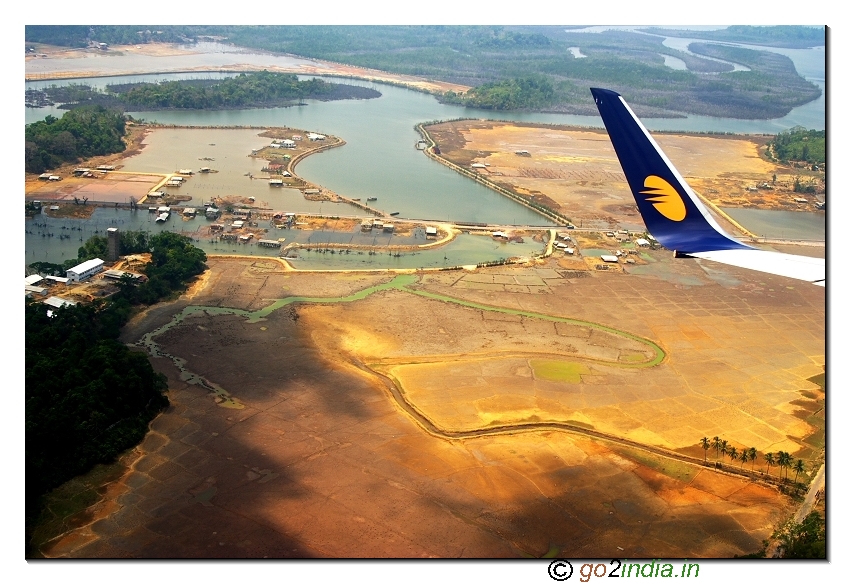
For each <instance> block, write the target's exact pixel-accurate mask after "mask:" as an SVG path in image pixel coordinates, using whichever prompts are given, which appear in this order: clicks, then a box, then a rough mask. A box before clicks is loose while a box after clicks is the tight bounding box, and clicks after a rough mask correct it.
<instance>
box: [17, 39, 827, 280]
mask: <svg viewBox="0 0 850 583" xmlns="http://www.w3.org/2000/svg"><path fill="white" fill-rule="evenodd" d="M198 48H200V49H202V50H204V51H207V52H202V53H200V54H187V55H179V56H175V57H140V56H138V55H135V56H133V59H134V60H133V61H132V62H130V61H126V60H124V57H121V58H117V57H107V56H99V55H98V56H96V57H94V58H87V59H45V60H35V61H29V62H27V72H28V73H31V72H34V71H44V73H45V74H49V70H50V67H53V68H54V69H52V70H54V71H55V70H56V68H57V67H61V68H62V69H63V70H66V71H85V70H91V71H92V72H94V71H100V72H103V71H106V72H119V71H118V70H117V67H118V66H121V67H128V66H129V67H135V68H141V69H144V68H147V69H148V70H157V71H169V70H172V71H177V70H184V71H185V70H186V69H189V68H196V67H201V66H206V67H210V66H218V67H222V68H224V67H226V66H227V65H228V64H232V63H234V62H239V63H250V64H254V65H261V66H272V65H278V66H286V65H289V66H293V65H297V64H298V63H303V64H312V61H310V60H309V59H300V58H298V57H291V56H275V55H266V54H263V55H261V54H256V53H252V52H250V51H246V50H241V49H239V50H234V49H233V47H224V48H222V46H221V45H215V44H213V43H206V44H203V45H202V46H199V47H195V50H197V49H198ZM777 52H779V51H777ZM786 53H788V56H789V57H791V58H792V59H793V60H794V62H795V64H798V63H801V64H798V65H797V66H798V69H801V73H803V74H804V75H805V76H806V77H807V78H810V79H812V80H814V81H815V82H818V81H820V82H821V83H824V79H825V75H824V70H825V63H824V59H823V55H824V53H823V51H821V52H820V53H819V55H820V61H818V59H817V57H818V54H817V51H808V52H804V51H786ZM110 59H112V60H110ZM234 59H236V60H235V61H234ZM137 61H138V62H137ZM818 64H819V66H820V69H818ZM87 67H88V68H89V69H86V68H87ZM112 68H116V70H115V71H113V69H112ZM125 70H126V69H125ZM223 75H226V74H225V73H218V72H209V73H199V72H192V73H156V74H144V75H126V76H115V77H108V78H105V77H100V78H87V79H84V80H83V79H77V80H62V81H54V80H43V81H31V82H27V83H26V87H27V88H39V87H43V86H46V85H53V84H56V85H61V84H67V83H83V82H84V83H86V84H91V85H94V86H100V87H102V86H104V85H106V84H112V83H130V82H138V81H154V80H165V79H183V78H199V77H201V78H216V77H221V76H223ZM344 82H346V83H352V84H357V85H363V86H367V87H372V88H374V89H377V90H378V91H380V92H381V94H382V96H381V97H380V98H377V99H370V100H349V101H332V102H320V101H312V100H308V101H307V104H306V105H303V106H296V107H287V108H268V109H248V110H226V111H162V112H129V113H130V114H131V115H133V116H134V117H137V118H144V119H147V120H155V121H158V122H161V123H165V124H175V125H179V126H202V127H203V129H192V130H179V131H180V137H176V132H177V131H178V130H172V131H168V130H167V131H164V132H156V133H154V135H153V136H152V137H151V138H150V142H151V145H152V146H155V147H151V148H148V149H146V150H144V151H143V152H142V154H140V155H138V156H135V157H133V158H131V159H129V160H128V161H127V163H126V165H125V169H126V170H130V171H140V172H141V171H147V172H169V171H174V170H176V169H177V168H179V167H189V168H195V167H199V166H202V165H207V166H210V167H214V168H216V169H219V173H218V174H215V175H210V176H203V177H200V176H196V177H193V179H192V180H191V181H190V182H191V186H188V187H187V188H186V193H189V194H191V195H192V196H193V201H192V204H196V203H197V205H198V206H200V203H201V201H203V200H207V199H208V198H210V197H211V196H214V195H220V194H224V193H232V194H236V193H239V194H242V195H244V196H255V197H256V198H257V200H259V201H267V202H269V203H271V204H272V205H273V206H274V207H275V208H278V205H281V206H282V207H285V208H286V210H288V211H292V212H313V213H318V212H321V213H324V214H339V215H346V216H357V215H362V214H363V213H362V212H357V211H356V209H354V208H353V207H349V206H348V205H333V204H332V203H319V202H311V201H306V200H304V199H303V197H301V196H300V194H299V193H297V192H296V191H288V190H287V189H280V190H277V191H276V192H270V189H269V187H268V185H267V184H266V183H264V182H263V181H253V182H252V181H251V180H249V179H248V178H246V176H245V175H246V174H247V173H251V172H253V173H257V174H258V173H259V170H260V167H261V166H262V164H263V162H262V161H259V160H255V159H252V158H249V157H248V154H249V153H250V150H251V149H253V148H256V147H259V146H261V145H264V144H265V143H267V139H265V138H259V137H258V136H257V135H256V134H257V132H256V131H253V130H239V131H236V132H232V133H231V132H225V130H221V129H215V128H216V127H220V126H243V127H244V126H252V127H269V126H289V127H295V128H299V129H302V130H305V131H315V132H318V133H326V134H333V135H336V136H339V137H341V138H342V139H344V140H345V141H346V144H345V145H344V146H342V147H339V148H334V149H331V150H328V151H325V152H323V153H321V154H318V155H314V156H310V157H308V158H306V159H305V160H303V161H302V162H301V163H300V164H299V165H298V173H299V175H301V176H303V177H304V178H305V179H307V180H309V181H311V182H313V183H316V184H319V185H321V186H323V187H325V188H329V189H331V190H333V191H335V192H338V193H339V194H342V195H343V196H347V197H350V198H361V199H363V200H366V199H367V198H371V197H375V198H377V200H376V201H374V202H373V203H370V204H372V205H373V206H375V207H376V208H378V209H381V210H383V211H385V212H387V213H391V212H392V213H399V216H401V217H406V218H416V219H430V220H448V221H466V222H477V223H490V224H499V225H537V226H546V225H550V224H551V223H550V222H549V221H548V220H547V219H545V218H543V217H541V216H540V215H538V214H537V213H534V212H533V211H530V210H529V209H526V208H525V207H522V206H520V205H518V204H516V203H514V202H513V201H511V200H509V199H507V198H505V197H503V196H501V195H498V194H496V193H494V192H492V191H491V190H489V189H487V188H485V187H483V186H481V185H479V184H477V183H475V182H473V181H471V180H469V179H467V178H464V177H462V176H460V175H458V174H457V173H455V172H454V171H452V170H450V169H448V168H446V167H445V166H443V165H441V164H439V163H436V162H434V161H433V160H430V159H428V158H427V157H426V156H425V155H424V154H423V153H422V152H420V151H417V150H416V149H415V148H414V144H415V142H416V140H417V139H418V138H419V135H418V133H416V131H415V130H414V126H415V124H417V123H420V122H423V121H432V120H447V119H455V118H461V117H482V118H484V117H486V118H489V119H498V120H507V121H520V122H538V123H551V124H562V125H573V126H585V127H602V123H601V119H600V118H599V117H598V116H578V115H563V114H544V113H503V112H490V111H487V112H485V111H481V110H472V109H467V108H463V107H458V106H453V105H443V104H440V103H438V102H437V100H436V99H435V98H434V97H433V96H431V95H427V94H424V93H419V92H416V91H412V90H409V89H404V88H401V87H395V86H388V85H383V84H378V83H373V82H369V81H353V80H344ZM822 86H823V85H822ZM588 99H590V97H589V96H588ZM823 100H824V98H823V97H822V98H820V99H819V100H816V101H815V102H812V103H811V104H807V105H805V106H802V107H800V108H796V109H795V110H793V111H792V112H791V113H789V114H788V115H787V116H785V117H783V118H781V119H777V120H737V119H725V118H710V117H706V116H688V117H687V118H676V119H647V120H644V122H645V124H646V125H647V127H648V128H649V129H650V130H676V131H715V132H718V131H720V132H727V131H731V132H736V133H776V132H779V131H782V130H783V129H787V128H789V127H792V126H794V125H798V124H799V125H805V126H806V127H810V128H815V129H821V128H823V127H824V119H825V115H824V111H825V108H824V103H823ZM63 113H64V110H58V109H55V108H40V109H32V108H27V109H26V122H27V123H31V122H33V121H37V120H39V119H43V118H44V117H45V116H46V115H54V116H56V117H60V116H61V115H62V114H63ZM187 137H189V139H187ZM213 144H214V145H213ZM199 158H213V159H214V161H210V162H200V161H199ZM261 182H262V184H261ZM181 194H184V193H183V192H182V191H181ZM274 197H276V198H274ZM270 198H272V199H271V200H270ZM195 199H197V200H195ZM342 206H345V209H342V208H341V207H342ZM328 207H337V208H335V209H331V208H328ZM756 212H759V211H756ZM110 213H111V214H110ZM792 214H795V215H797V214H799V215H807V213H792ZM820 217H821V223H823V222H824V221H823V219H822V217H823V215H822V214H821V215H820ZM742 219H743V220H742V224H744V225H745V226H747V224H748V223H747V221H749V220H750V218H749V217H747V216H742ZM37 220H38V221H45V219H44V218H43V217H39V219H37ZM152 220H153V217H150V216H148V215H147V213H144V212H142V213H138V212H137V214H136V215H133V214H132V213H131V211H121V210H113V209H108V210H107V209H100V210H98V211H97V212H96V213H95V215H94V216H93V217H92V219H91V220H89V221H74V223H75V224H80V223H85V225H84V226H83V227H82V228H81V230H77V231H73V233H74V235H72V236H71V237H64V238H62V239H58V238H57V237H56V236H53V237H51V236H49V235H47V234H45V230H46V229H52V228H53V226H52V225H51V226H49V227H45V228H42V229H40V230H41V231H42V232H38V231H39V229H35V228H32V226H31V224H30V222H27V225H28V226H27V229H26V230H27V235H26V242H25V245H26V253H27V263H31V262H32V261H36V260H40V261H46V260H52V261H59V260H61V261H64V259H60V258H61V257H64V258H70V257H73V256H75V254H76V248H77V247H78V246H79V244H80V242H79V238H80V237H81V236H82V237H83V238H85V237H86V233H93V234H94V233H96V232H98V231H103V230H105V228H106V227H105V226H104V225H107V224H108V223H109V221H117V224H118V225H120V227H119V228H121V227H123V228H124V229H136V228H151V229H152V230H156V229H158V228H169V229H176V230H178V231H184V230H185V231H187V234H188V233H191V231H193V230H196V229H197V228H198V226H200V225H203V224H205V221H204V220H203V219H196V220H195V221H194V223H196V224H197V225H198V226H195V224H190V223H188V222H184V223H182V224H179V223H177V222H175V221H169V223H170V224H169V223H166V224H165V226H161V225H156V224H153V223H152ZM178 220H179V219H178ZM765 220H768V221H769V219H765ZM47 222H48V223H49V221H47ZM793 222H794V217H785V218H783V219H782V224H783V225H786V226H787V225H790V224H791V223H793ZM149 223H150V224H149ZM806 225H807V226H806V227H803V228H804V229H807V228H810V225H809V223H806ZM61 226H62V225H59V227H58V228H59V230H60V231H61ZM67 228H68V226H67V225H66V230H67ZM754 230H755V232H757V233H761V232H767V229H765V228H761V226H760V227H759V228H755V229H754ZM790 230H791V229H790V227H787V231H789V232H790ZM780 232H786V227H785V226H783V227H781V229H780ZM807 232H809V233H810V231H807ZM821 232H822V231H821ZM190 236H191V235H190ZM806 238H813V237H811V235H809V236H807V237H806ZM821 238H822V237H821ZM473 241H474V242H473ZM482 241H484V242H486V244H484V243H482ZM205 245H208V246H209V245H213V244H211V243H205ZM452 245H453V246H455V247H456V249H455V252H456V255H457V256H458V261H461V260H462V261H463V263H466V264H468V263H478V262H481V261H492V260H495V259H501V258H503V257H504V256H512V255H527V254H529V252H530V251H531V250H530V249H526V248H522V249H516V250H513V249H512V250H511V251H509V252H506V251H505V249H507V248H510V247H511V246H512V245H516V244H510V245H506V244H500V243H493V242H492V241H489V240H487V239H486V238H481V237H475V236H468V237H460V238H459V239H458V240H457V241H455V242H453V243H452ZM523 245H526V244H523ZM537 247H538V248H537V250H538V251H539V247H540V246H539V245H538V246H537ZM249 248H250V253H251V254H254V253H256V254H260V255H268V254H277V253H278V251H277V250H261V249H258V248H256V246H255V245H250V246H244V245H243V246H241V249H239V251H238V252H239V253H243V252H245V250H246V249H249ZM449 249H450V247H446V248H442V249H440V250H433V251H429V252H423V253H422V254H421V256H419V257H418V259H412V258H414V257H417V256H416V255H413V254H410V255H408V259H407V260H405V261H398V260H400V259H402V258H393V259H392V260H390V263H387V264H386V266H387V267H389V266H391V262H392V261H395V262H396V263H407V262H412V263H416V262H417V261H423V259H425V258H426V257H427V261H425V263H428V266H439V265H440V264H441V263H443V264H445V263H446V262H448V257H449V255H451V254H450V253H449V252H448V250H449ZM205 250H207V252H219V251H216V250H214V248H211V249H205ZM223 252H224V251H223ZM475 253H481V254H482V255H480V256H478V257H475ZM57 254H58V255H59V257H56V255H57ZM42 255H43V256H44V257H50V258H51V259H45V258H43V257H41V256H42ZM303 255H304V254H303V253H302V259H300V261H303V262H304V265H306V264H307V263H314V264H318V265H321V264H324V263H327V264H328V265H330V264H335V263H340V262H343V263H345V262H357V261H359V260H362V259H363V258H362V257H360V256H357V257H351V256H350V255H348V256H345V258H340V256H339V255H338V254H336V255H335V256H334V257H333V258H331V257H327V258H324V257H323V258H319V259H313V258H309V259H307V258H304V257H303ZM370 257H371V258H372V259H375V263H379V262H378V261H377V259H376V258H375V256H370ZM463 263H455V264H456V265H459V264H463ZM392 266H397V267H402V266H404V267H408V266H409V267H417V266H425V265H424V264H423V265H395V264H392Z"/></svg>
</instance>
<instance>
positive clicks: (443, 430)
mask: <svg viewBox="0 0 850 583" xmlns="http://www.w3.org/2000/svg"><path fill="white" fill-rule="evenodd" d="M645 255H646V257H645V260H644V264H643V265H641V266H639V267H640V269H638V266H627V267H625V268H624V269H622V270H619V271H616V272H600V271H595V270H592V269H587V268H585V269H580V268H579V264H580V263H581V260H567V259H563V258H562V259H556V258H554V257H553V258H549V259H548V260H541V261H539V262H537V263H536V264H532V265H528V266H524V267H518V266H514V267H497V268H489V269H478V270H473V271H469V270H460V271H449V272H419V273H416V274H408V275H404V276H396V275H395V274H387V273H365V272H363V273H360V272H350V273H309V272H298V271H291V270H286V269H285V268H284V267H283V266H282V264H281V263H280V262H278V261H276V260H272V259H269V260H263V259H237V258H227V259H225V258H216V257H211V258H210V259H209V262H208V263H209V266H210V270H209V271H208V273H207V274H206V275H205V276H204V278H203V280H202V281H200V282H199V283H198V284H197V285H196V286H195V287H194V288H193V289H192V290H191V292H190V293H188V294H186V295H184V296H183V297H182V298H181V299H179V300H178V301H176V302H173V303H170V304H163V305H159V306H156V307H154V308H151V309H150V310H148V311H147V312H145V313H144V314H142V315H141V316H139V317H137V318H136V319H135V320H134V321H132V322H131V324H130V325H129V326H127V328H126V329H125V332H124V337H123V338H122V340H123V341H125V342H128V343H136V344H137V345H138V346H139V349H148V350H152V351H153V353H154V355H155V357H154V358H153V359H152V362H153V363H154V366H155V368H156V369H157V370H159V371H161V372H163V373H164V374H166V375H167V376H168V378H169V386H170V392H169V399H170V400H171V406H170V408H169V409H168V410H167V411H166V412H164V413H163V414H162V415H161V416H160V417H158V418H157V419H156V420H154V421H153V423H152V425H151V432H150V433H149V434H148V436H147V437H146V438H145V440H144V441H143V442H142V443H141V444H140V445H139V446H138V447H137V448H136V449H135V450H134V451H133V452H131V454H129V455H128V456H127V457H126V458H125V460H124V461H125V463H126V466H127V470H126V472H125V473H124V474H123V475H121V477H120V478H117V479H115V480H114V481H112V482H111V483H110V484H109V487H108V488H107V489H106V492H107V494H106V495H105V497H104V498H103V501H102V502H100V503H99V504H96V505H95V506H93V507H91V508H89V509H88V510H87V511H86V512H85V513H83V515H81V516H79V517H77V521H76V524H78V525H80V526H79V527H78V528H76V529H74V530H72V531H71V532H69V533H67V534H65V535H63V536H60V537H58V538H56V539H54V540H53V541H51V542H50V543H48V544H46V545H44V546H43V547H42V549H41V550H42V552H43V553H44V554H45V555H46V556H62V557H86V558H89V557H139V558H141V557H146V558H148V557H149V558H153V557H156V558H163V557H186V558H190V557H191V558H195V557H204V558H211V557H257V558H262V557H488V558H489V557H522V556H534V557H541V556H543V555H547V556H559V555H560V556H569V557H596V556H616V557H635V558H637V557H641V558H650V557H652V558H657V557H689V558H699V557H731V556H733V555H736V554H738V555H741V554H746V553H751V552H755V551H757V550H759V549H760V548H761V541H762V540H763V539H766V538H767V537H768V536H769V535H770V533H771V532H772V530H773V528H774V526H775V525H776V524H777V523H778V522H779V521H780V520H782V519H784V518H785V517H786V516H787V515H788V514H789V513H790V512H791V511H792V506H793V505H792V501H791V499H790V498H789V497H787V496H785V495H784V494H781V493H779V492H778V491H777V489H776V487H775V485H774V484H772V483H770V482H769V481H767V480H764V479H762V478H763V476H762V475H761V474H760V471H762V472H763V471H764V470H765V469H767V470H770V468H765V465H764V462H763V460H762V459H761V458H759V459H758V460H757V461H756V463H755V464H754V466H753V470H754V471H753V473H752V474H750V473H748V472H747V468H749V467H750V463H749V462H748V463H747V464H745V465H743V466H742V467H740V468H738V466H739V465H740V464H739V463H737V462H736V463H732V467H731V468H730V466H729V465H728V464H726V462H725V461H724V468H725V469H726V470H730V469H731V470H734V469H738V470H739V471H738V473H735V472H734V471H728V472H727V471H715V470H714V469H712V467H710V466H711V464H707V465H703V464H702V460H703V458H704V457H707V458H708V461H709V462H711V461H712V459H711V458H712V457H713V456H714V455H715V454H714V452H713V451H709V452H704V451H703V449H702V448H701V447H699V440H700V439H701V438H702V437H709V438H711V437H713V436H715V435H717V436H719V437H720V438H721V439H726V440H728V441H729V443H730V445H735V446H737V447H739V448H742V447H755V448H757V449H758V450H759V451H760V452H766V451H776V450H779V449H782V450H785V451H789V452H791V453H792V454H794V455H795V457H798V458H802V459H804V460H806V461H807V466H809V467H811V466H810V464H809V460H813V459H815V458H816V457H817V456H818V455H819V452H820V446H822V436H823V433H822V429H819V428H818V425H817V422H816V420H815V419H814V418H813V414H812V411H813V410H815V409H816V408H817V407H815V405H817V404H818V403H821V404H822V400H823V397H824V395H823V392H822V391H821V390H820V389H819V387H818V386H817V385H815V384H814V383H812V382H810V381H808V380H807V379H808V378H810V377H813V376H815V375H817V374H818V373H821V372H822V371H823V364H824V355H825V333H824V328H825V294H824V293H823V289H822V288H819V287H817V286H811V285H806V284H799V283H796V282H790V281H789V280H785V279H783V278H779V277H773V276H769V275H764V274H758V273H754V272H750V271H746V270H740V269H736V268H731V267H716V266H710V265H708V264H705V263H700V262H699V261H697V260H694V261H685V260H673V259H672V258H670V257H669V254H668V253H667V252H662V251H657V252H654V251H650V252H647V253H646V254H645ZM570 261H572V262H574V265H571V267H572V268H569V267H565V264H566V263H569V262H570ZM821 428H822V425H821ZM730 463H731V462H730ZM772 471H773V474H774V475H775V473H776V471H777V470H776V469H775V468H774V469H773V470H772ZM621 549H622V550H621Z"/></svg>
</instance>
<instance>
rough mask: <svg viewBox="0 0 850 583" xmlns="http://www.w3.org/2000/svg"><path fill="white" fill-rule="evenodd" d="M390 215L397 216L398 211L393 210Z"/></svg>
mask: <svg viewBox="0 0 850 583" xmlns="http://www.w3.org/2000/svg"><path fill="white" fill-rule="evenodd" d="M390 216H391V217H397V216H398V211H396V212H394V213H390Z"/></svg>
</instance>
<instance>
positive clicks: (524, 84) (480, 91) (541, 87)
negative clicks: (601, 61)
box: [444, 75, 555, 110]
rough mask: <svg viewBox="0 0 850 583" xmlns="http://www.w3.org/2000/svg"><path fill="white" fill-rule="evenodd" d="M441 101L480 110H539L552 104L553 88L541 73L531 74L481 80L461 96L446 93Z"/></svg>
mask: <svg viewBox="0 0 850 583" xmlns="http://www.w3.org/2000/svg"><path fill="white" fill-rule="evenodd" d="M444 100H445V101H446V102H448V103H458V104H461V105H466V106H469V107H477V108H480V109H500V110H506V109H542V108H545V107H546V106H548V105H551V104H552V103H554V101H555V89H554V88H553V87H552V83H551V82H550V81H549V80H548V79H547V78H546V77H544V76H543V75H532V76H528V77H520V78H517V79H508V80H506V81H497V82H493V83H484V84H483V85H479V86H478V87H473V88H472V89H470V90H469V91H467V92H466V93H465V94H463V95H457V94H455V93H453V92H449V93H447V94H446V95H445V96H444Z"/></svg>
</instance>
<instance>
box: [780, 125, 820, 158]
mask: <svg viewBox="0 0 850 583" xmlns="http://www.w3.org/2000/svg"><path fill="white" fill-rule="evenodd" d="M768 152H770V154H771V155H772V156H773V158H774V159H776V160H778V161H780V162H782V163H788V162H792V161H793V162H808V163H811V164H824V163H826V130H819V131H818V130H807V129H805V128H801V127H794V128H791V129H790V130H786V131H784V132H780V133H779V134H777V135H776V137H775V138H773V139H772V140H771V141H770V142H768Z"/></svg>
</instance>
